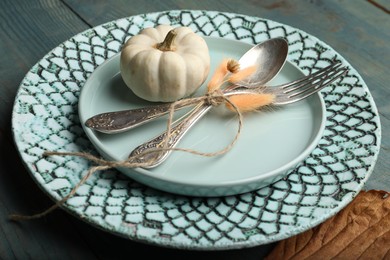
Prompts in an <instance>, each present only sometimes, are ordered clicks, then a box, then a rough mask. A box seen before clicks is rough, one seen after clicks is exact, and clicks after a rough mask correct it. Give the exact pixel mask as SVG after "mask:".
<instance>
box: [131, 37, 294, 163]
mask: <svg viewBox="0 0 390 260" xmlns="http://www.w3.org/2000/svg"><path fill="white" fill-rule="evenodd" d="M287 51H288V45H287V42H286V41H285V40H283V39H280V38H278V39H276V40H275V41H273V40H270V41H267V42H264V44H260V45H257V46H255V47H254V48H253V49H251V50H249V51H248V52H247V53H246V54H245V55H244V56H243V57H242V58H241V59H240V60H239V63H240V67H247V66H251V65H257V68H259V69H258V71H256V73H255V74H254V75H253V76H252V77H250V78H248V79H247V80H246V81H244V82H241V83H242V85H243V86H241V88H246V89H251V88H252V89H254V88H255V87H258V86H259V85H260V86H261V85H264V84H265V83H266V82H268V81H270V80H271V79H272V78H274V77H275V76H276V75H277V74H278V72H279V71H280V70H281V68H282V67H283V65H284V63H285V62H286V58H287ZM238 88H240V86H232V87H230V88H229V87H227V88H226V89H225V90H224V93H225V94H228V95H230V94H233V93H234V92H236V91H233V89H238ZM211 107H212V106H211V105H210V104H208V103H201V104H199V105H198V106H197V107H195V109H194V110H193V111H192V112H191V113H190V114H189V116H188V117H186V118H184V119H183V120H181V121H180V122H179V123H177V124H176V125H175V126H174V127H172V129H171V132H170V135H169V137H168V140H166V138H167V132H164V133H162V134H161V135H159V136H157V137H155V138H153V139H152V140H150V141H148V142H146V143H143V144H141V145H140V146H138V147H137V148H135V149H134V150H133V151H132V152H131V154H130V155H129V157H133V156H136V157H135V158H136V161H137V162H140V163H142V162H151V163H150V164H149V165H148V166H145V167H144V168H154V167H156V166H158V165H160V164H161V163H162V162H163V161H165V159H166V158H167V157H168V155H169V154H170V153H171V151H172V150H170V148H174V147H175V146H176V145H177V144H178V143H179V141H180V140H181V139H182V138H183V136H184V135H185V134H186V133H187V132H188V130H189V129H190V128H191V127H192V126H193V125H194V124H195V123H196V122H197V121H198V120H199V119H200V118H202V117H203V116H204V115H205V114H206V113H207V112H208V111H209V110H210V109H211ZM163 147H164V148H168V149H166V150H163V151H159V152H153V153H145V154H144V155H142V156H140V154H143V153H144V152H145V151H147V150H150V149H156V148H163Z"/></svg>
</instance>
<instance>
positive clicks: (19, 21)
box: [0, 1, 95, 259]
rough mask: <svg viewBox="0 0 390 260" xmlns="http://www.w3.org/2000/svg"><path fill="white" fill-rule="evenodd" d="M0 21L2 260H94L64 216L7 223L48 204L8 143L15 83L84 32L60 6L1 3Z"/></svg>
mask: <svg viewBox="0 0 390 260" xmlns="http://www.w3.org/2000/svg"><path fill="white" fill-rule="evenodd" d="M0 21H1V22H0V38H1V41H0V50H1V54H2V58H1V59H0V68H1V69H0V86H1V88H0V91H1V94H0V147H1V150H0V208H1V210H0V217H1V218H0V259H72V258H85V259H94V258H95V255H94V254H93V252H91V251H89V250H85V248H88V247H87V246H86V244H85V242H84V241H83V240H82V239H80V236H79V232H78V231H77V230H74V229H73V223H72V222H71V221H69V216H68V214H66V213H64V212H62V211H58V212H56V213H54V214H53V215H52V216H51V218H44V219H42V220H38V221H31V222H27V223H19V224H18V223H12V222H10V221H9V220H8V215H9V214H11V213H15V212H20V213H33V212H35V211H37V210H41V209H44V208H46V207H48V206H49V205H51V204H52V202H51V201H50V200H49V199H48V197H47V196H46V195H45V194H44V193H43V192H42V191H41V190H40V189H39V188H38V186H37V185H36V183H34V181H33V180H32V178H31V177H30V176H29V175H28V173H27V171H26V170H25V168H24V167H23V165H22V164H21V160H20V158H19V155H18V153H17V152H16V150H15V146H14V143H13V140H12V134H11V126H10V117H11V110H12V104H13V100H14V96H15V94H16V92H17V89H18V86H19V83H20V81H21V80H22V78H23V77H24V75H25V74H26V73H27V71H28V70H29V69H30V67H31V66H32V65H33V64H35V63H36V62H37V61H38V60H39V59H40V58H42V56H43V55H44V54H46V53H47V52H48V51H49V50H51V49H52V48H54V47H55V46H57V45H58V44H60V43H61V42H63V41H64V40H66V39H67V38H69V37H71V36H72V35H74V34H75V33H77V32H79V31H81V30H85V29H86V28H88V26H86V25H85V24H84V23H83V22H80V19H77V18H76V19H75V15H74V14H73V13H72V12H70V11H69V9H68V8H67V7H66V6H64V5H63V4H61V3H60V2H59V1H1V2H0ZM62 238H69V239H62Z"/></svg>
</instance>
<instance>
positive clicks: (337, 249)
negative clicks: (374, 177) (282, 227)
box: [266, 190, 390, 260]
mask: <svg viewBox="0 0 390 260" xmlns="http://www.w3.org/2000/svg"><path fill="white" fill-rule="evenodd" d="M359 258H360V259H390V193H389V192H386V191H377V190H371V191H362V192H360V193H359V194H358V196H356V198H355V199H354V200H353V201H352V202H351V203H350V204H349V205H348V206H347V207H346V208H344V209H343V210H342V211H340V212H339V213H338V214H337V215H335V216H334V217H332V218H330V219H328V220H327V221H325V222H324V223H322V224H321V225H319V226H317V227H315V228H312V229H310V230H308V231H306V232H304V233H301V234H299V235H296V236H294V237H291V238H288V239H285V240H282V241H280V242H279V243H278V244H277V245H276V247H275V248H274V249H273V251H272V252H271V253H270V254H269V255H268V256H267V257H266V259H272V260H274V259H359Z"/></svg>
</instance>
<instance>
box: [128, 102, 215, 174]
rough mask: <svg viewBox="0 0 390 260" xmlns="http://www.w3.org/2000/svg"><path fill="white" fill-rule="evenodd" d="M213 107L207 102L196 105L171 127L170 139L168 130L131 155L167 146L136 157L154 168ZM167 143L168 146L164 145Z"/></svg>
mask: <svg viewBox="0 0 390 260" xmlns="http://www.w3.org/2000/svg"><path fill="white" fill-rule="evenodd" d="M211 107H212V106H210V105H209V104H206V103H203V104H201V105H200V106H197V107H195V109H194V110H193V111H192V112H191V114H190V115H189V116H188V117H186V118H185V119H184V120H182V121H180V123H179V124H177V125H176V126H174V127H172V128H171V133H170V136H169V137H168V141H167V140H166V138H167V134H168V133H167V131H165V132H164V133H162V134H161V135H159V136H157V137H155V138H153V139H152V140H150V141H148V142H146V143H143V144H141V145H140V146H138V147H137V148H135V149H134V150H133V151H132V152H131V154H130V155H129V157H132V156H135V155H139V154H142V153H144V152H145V151H147V150H150V149H158V148H167V150H162V151H156V152H151V153H146V154H144V155H143V156H141V157H138V158H136V159H135V161H136V162H139V163H146V162H148V164H149V163H150V164H149V165H148V166H145V167H144V168H153V167H156V166H158V165H160V164H161V163H162V162H163V161H164V160H165V159H166V158H167V157H168V155H169V154H170V153H171V152H172V150H169V149H171V148H174V147H175V146H176V145H177V144H178V143H179V141H180V140H181V138H182V137H183V136H184V135H185V134H186V133H187V131H188V130H189V129H190V128H191V126H192V125H194V124H195V123H196V122H197V121H198V120H199V119H200V118H202V117H203V116H204V115H205V114H206V113H207V112H208V111H209V110H210V109H211ZM165 142H167V143H165ZM165 144H166V146H165V147H164V145H165Z"/></svg>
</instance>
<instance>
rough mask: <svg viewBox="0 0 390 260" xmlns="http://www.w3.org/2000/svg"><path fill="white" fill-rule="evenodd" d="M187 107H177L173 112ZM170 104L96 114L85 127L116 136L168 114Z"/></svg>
mask: <svg viewBox="0 0 390 260" xmlns="http://www.w3.org/2000/svg"><path fill="white" fill-rule="evenodd" d="M187 105H191V104H185V105H182V106H180V105H178V106H176V107H175V111H176V110H179V109H181V108H183V107H185V106H187ZM170 106H171V104H170V103H168V104H161V105H155V106H150V107H143V108H137V109H131V110H123V111H115V112H107V113H102V114H98V115H96V116H93V117H91V118H89V119H88V120H87V121H86V122H85V125H86V126H87V127H89V128H91V129H94V130H96V131H99V132H102V133H106V134H116V133H121V132H124V131H127V130H129V129H131V128H135V127H137V126H140V125H143V124H145V123H147V122H149V121H151V120H153V119H156V118H158V117H161V116H163V115H165V114H168V113H169V110H170Z"/></svg>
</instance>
